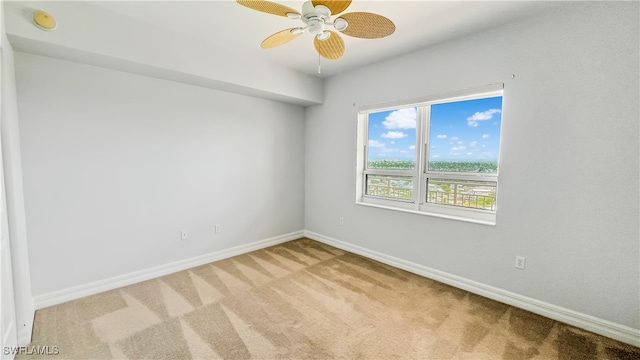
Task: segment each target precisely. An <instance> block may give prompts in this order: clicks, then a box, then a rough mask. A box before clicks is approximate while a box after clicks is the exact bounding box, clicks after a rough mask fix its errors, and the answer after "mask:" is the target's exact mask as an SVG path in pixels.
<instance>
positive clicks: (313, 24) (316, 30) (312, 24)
mask: <svg viewBox="0 0 640 360" xmlns="http://www.w3.org/2000/svg"><path fill="white" fill-rule="evenodd" d="M307 25H308V26H309V32H310V33H312V34H313V35H318V34H321V33H322V31H324V23H323V22H322V21H318V20H311V21H309V22H308V23H307Z"/></svg>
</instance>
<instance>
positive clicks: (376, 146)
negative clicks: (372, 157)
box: [369, 140, 384, 148]
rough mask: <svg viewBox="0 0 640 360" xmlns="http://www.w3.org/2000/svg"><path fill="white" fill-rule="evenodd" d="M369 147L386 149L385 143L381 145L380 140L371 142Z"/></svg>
mask: <svg viewBox="0 0 640 360" xmlns="http://www.w3.org/2000/svg"><path fill="white" fill-rule="evenodd" d="M369 147H372V148H382V147H384V143H381V142H380V141H378V140H369Z"/></svg>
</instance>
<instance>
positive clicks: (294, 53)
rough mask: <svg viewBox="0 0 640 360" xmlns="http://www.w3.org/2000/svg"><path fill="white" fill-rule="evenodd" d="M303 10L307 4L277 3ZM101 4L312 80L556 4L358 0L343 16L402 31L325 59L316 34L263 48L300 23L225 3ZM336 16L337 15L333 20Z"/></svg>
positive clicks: (349, 45)
mask: <svg viewBox="0 0 640 360" xmlns="http://www.w3.org/2000/svg"><path fill="white" fill-rule="evenodd" d="M275 2H277V3H280V4H283V5H286V6H289V7H291V8H294V9H297V10H298V11H300V9H301V7H302V4H303V3H304V1H275ZM96 4H98V5H99V6H101V7H103V8H105V9H109V10H111V11H114V12H117V13H120V14H122V15H124V16H129V17H132V18H134V19H136V20H138V21H141V22H145V23H152V24H154V25H156V26H162V27H164V28H166V29H168V30H171V31H174V32H176V33H179V34H181V35H183V36H189V37H193V38H197V39H199V40H201V41H202V42H204V43H206V44H207V46H211V47H212V48H215V49H216V50H218V51H220V52H224V54H225V56H231V57H234V58H239V59H248V58H250V59H253V60H254V61H260V62H269V63H273V64H277V65H279V66H284V67H287V68H291V69H294V70H296V71H299V72H304V73H307V74H310V75H313V76H319V77H328V76H332V75H336V74H338V73H341V72H344V71H346V70H350V69H353V68H356V67H358V66H362V65H366V64H369V63H373V62H376V61H379V60H383V59H385V58H389V57H393V56H396V55H398V54H402V53H407V52H411V51H414V50H417V49H421V48H424V47H427V46H429V45H433V44H436V43H439V42H442V41H446V40H449V39H452V38H455V37H460V36H464V35H467V34H470V33H473V32H478V31H482V30H484V29H488V28H491V27H495V26H499V25H502V24H505V23H509V22H513V21H519V20H522V19H524V18H526V17H528V16H532V15H535V14H537V13H540V12H542V11H548V10H550V9H553V8H555V7H557V5H558V3H557V2H550V1H380V0H377V1H375V0H373V1H372V0H361V1H358V0H355V1H353V2H352V3H351V5H350V6H349V7H348V8H347V10H345V11H344V12H343V13H348V12H354V11H366V12H373V13H377V14H380V15H383V16H386V17H387V18H389V19H391V20H392V21H393V22H394V23H395V24H396V31H395V33H394V34H392V35H391V36H389V37H386V38H383V39H358V38H353V37H350V36H347V35H343V39H344V41H345V45H346V49H347V50H346V52H345V55H344V56H343V57H342V58H341V59H339V60H325V59H322V60H321V65H322V73H321V74H318V73H317V68H318V66H317V65H318V54H317V53H316V51H315V49H314V47H313V38H312V35H311V34H308V33H305V34H303V36H301V37H300V38H297V39H295V40H293V41H292V42H290V43H287V44H284V45H281V46H279V47H276V48H272V49H262V48H260V43H261V42H262V40H264V39H265V38H266V37H267V36H269V35H271V34H273V33H275V32H277V31H280V30H283V29H287V28H291V27H296V26H300V24H302V22H301V21H300V20H290V19H288V18H285V17H280V16H276V15H271V14H267V13H262V12H259V11H255V10H252V9H249V8H247V7H244V6H241V5H239V4H237V3H236V2H235V1H234V0H218V1H106V2H99V3H96ZM334 18H335V17H334Z"/></svg>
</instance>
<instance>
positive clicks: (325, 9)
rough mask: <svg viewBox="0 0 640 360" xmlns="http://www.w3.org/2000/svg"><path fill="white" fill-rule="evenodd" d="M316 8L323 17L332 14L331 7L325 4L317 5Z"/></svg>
mask: <svg viewBox="0 0 640 360" xmlns="http://www.w3.org/2000/svg"><path fill="white" fill-rule="evenodd" d="M315 9H316V11H317V12H318V13H319V14H320V15H322V16H323V17H329V16H331V10H329V8H328V7H326V6H324V5H316V7H315Z"/></svg>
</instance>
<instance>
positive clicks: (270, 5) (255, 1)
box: [236, 0, 300, 16]
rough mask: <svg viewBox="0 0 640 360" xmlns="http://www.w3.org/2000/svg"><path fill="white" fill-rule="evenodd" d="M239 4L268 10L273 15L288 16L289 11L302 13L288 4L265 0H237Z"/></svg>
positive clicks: (259, 9) (254, 8)
mask: <svg viewBox="0 0 640 360" xmlns="http://www.w3.org/2000/svg"><path fill="white" fill-rule="evenodd" d="M236 1H237V2H238V4H240V5H243V6H246V7H248V8H249V9H253V10H258V11H262V12H266V13H269V14H273V15H279V16H287V14H288V13H293V14H298V15H300V13H299V12H298V11H297V10H295V9H292V8H290V7H288V6H284V5H280V4H278V3H274V2H271V1H265V0H236Z"/></svg>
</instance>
